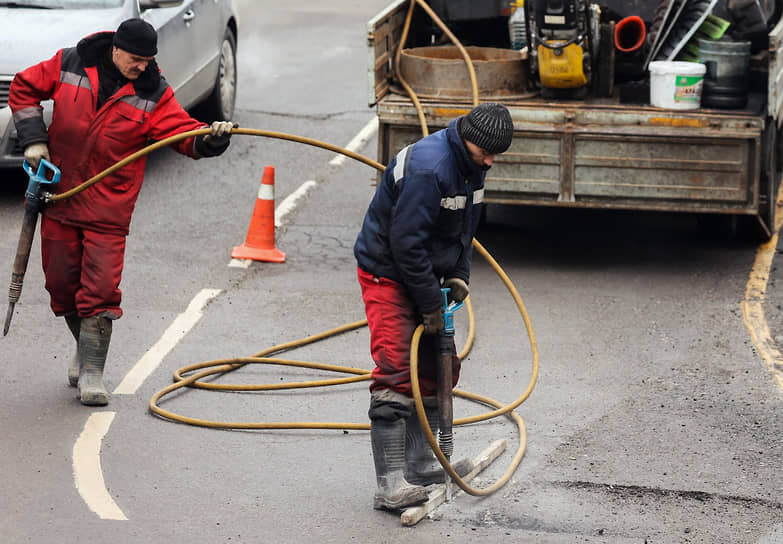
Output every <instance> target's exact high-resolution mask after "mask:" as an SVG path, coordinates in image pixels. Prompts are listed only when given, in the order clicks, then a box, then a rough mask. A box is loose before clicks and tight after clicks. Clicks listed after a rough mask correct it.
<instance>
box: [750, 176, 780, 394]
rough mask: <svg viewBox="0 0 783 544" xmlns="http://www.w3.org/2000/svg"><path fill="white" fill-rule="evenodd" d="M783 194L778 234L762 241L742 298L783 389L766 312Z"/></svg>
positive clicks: (754, 334)
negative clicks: (765, 305) (765, 303)
mask: <svg viewBox="0 0 783 544" xmlns="http://www.w3.org/2000/svg"><path fill="white" fill-rule="evenodd" d="M781 199H783V193H781V191H778V198H777V201H776V202H775V225H774V227H773V228H774V232H775V234H774V235H773V236H772V238H770V239H769V240H768V241H767V242H765V243H763V244H761V245H760V246H759V248H758V250H757V251H756V260H755V262H754V263H753V268H751V270H750V277H749V278H748V284H747V287H746V288H745V300H743V301H742V303H741V304H740V306H741V307H742V317H743V320H744V321H745V327H746V328H747V329H748V332H749V333H750V338H751V340H752V341H753V344H754V345H755V346H756V349H757V350H758V352H759V355H761V358H762V359H764V363H765V364H766V365H767V369H769V372H770V373H771V374H772V376H773V378H774V379H775V381H776V382H777V384H778V387H780V388H781V389H783V353H782V352H781V351H780V348H779V347H778V345H777V343H776V342H775V340H774V338H773V337H772V334H771V332H770V330H769V324H768V323H767V318H766V315H765V314H764V300H765V299H766V294H767V283H768V282H769V271H770V269H771V268H772V260H773V258H774V257H775V251H776V249H777V246H778V232H779V231H780V226H781V223H783V210H782V209H781V208H782V207H783V202H782V200H781Z"/></svg>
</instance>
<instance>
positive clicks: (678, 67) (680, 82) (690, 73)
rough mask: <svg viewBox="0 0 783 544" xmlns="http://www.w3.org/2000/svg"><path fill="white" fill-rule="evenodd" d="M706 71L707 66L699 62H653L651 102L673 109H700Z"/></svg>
mask: <svg viewBox="0 0 783 544" xmlns="http://www.w3.org/2000/svg"><path fill="white" fill-rule="evenodd" d="M706 71H707V67H706V66H705V65H704V64H701V63H698V62H681V61H665V60H656V61H653V62H651V63H650V104H652V105H653V106H656V107H658V108H667V109H672V110H695V109H698V108H699V107H700V106H701V89H702V85H703V84H704V74H705V72H706Z"/></svg>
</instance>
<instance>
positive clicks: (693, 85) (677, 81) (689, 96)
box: [674, 76, 704, 102]
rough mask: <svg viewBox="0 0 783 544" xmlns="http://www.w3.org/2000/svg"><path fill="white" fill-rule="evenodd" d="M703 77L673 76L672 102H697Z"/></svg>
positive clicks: (699, 98)
mask: <svg viewBox="0 0 783 544" xmlns="http://www.w3.org/2000/svg"><path fill="white" fill-rule="evenodd" d="M703 80H704V76H674V101H675V102H699V101H700V100H701V87H702V84H703Z"/></svg>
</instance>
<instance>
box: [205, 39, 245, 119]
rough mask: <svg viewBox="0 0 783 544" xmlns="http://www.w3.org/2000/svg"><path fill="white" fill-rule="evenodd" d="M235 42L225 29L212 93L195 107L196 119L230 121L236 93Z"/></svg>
mask: <svg viewBox="0 0 783 544" xmlns="http://www.w3.org/2000/svg"><path fill="white" fill-rule="evenodd" d="M236 55H237V40H236V37H235V36H234V32H233V31H232V30H231V29H230V28H227V29H226V32H225V34H224V35H223V44H222V45H221V48H220V60H219V66H218V73H217V77H216V78H215V86H214V87H213V89H212V93H211V94H210V95H209V96H208V97H207V98H206V99H205V100H204V101H203V102H201V103H200V104H199V105H198V106H197V107H196V117H198V118H199V119H200V120H201V121H204V122H206V123H211V122H212V121H230V120H231V119H232V118H233V116H234V103H235V101H236V93H237V62H236V59H237V56H236Z"/></svg>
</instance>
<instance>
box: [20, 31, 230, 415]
mask: <svg viewBox="0 0 783 544" xmlns="http://www.w3.org/2000/svg"><path fill="white" fill-rule="evenodd" d="M157 51H158V49H157V33H156V31H155V29H154V28H153V27H152V25H150V24H149V23H147V22H146V21H144V20H142V19H129V20H127V21H124V22H123V23H122V24H120V26H119V27H118V28H117V30H116V32H98V33H96V34H92V35H90V36H87V37H86V38H84V39H82V40H81V41H79V43H78V44H77V46H76V47H69V48H65V49H61V50H60V51H58V52H57V53H56V54H55V55H54V56H53V57H52V58H50V59H49V60H45V61H43V62H40V63H38V64H36V65H34V66H31V67H30V68H27V69H25V70H24V71H22V72H19V73H18V74H16V77H14V80H13V82H12V83H11V88H10V91H9V100H8V102H9V105H10V106H11V110H12V112H13V119H14V123H15V125H16V130H17V133H18V142H19V144H20V145H22V146H24V156H25V159H26V160H27V162H28V163H29V164H30V165H31V166H32V167H33V168H34V169H37V168H38V164H39V162H40V160H41V159H46V160H49V161H51V162H52V163H53V164H54V165H55V166H57V167H58V168H59V169H60V170H61V172H62V174H61V178H60V183H59V184H58V185H57V186H56V187H57V191H58V192H64V191H67V190H69V189H72V188H73V187H75V186H77V185H78V184H80V183H81V182H83V181H85V180H87V179H90V178H92V177H93V176H95V175H97V174H98V173H100V172H102V171H103V170H105V169H106V168H108V167H110V166H112V165H114V164H115V163H116V162H118V161H119V160H121V159H123V158H125V157H127V156H128V155H131V154H133V153H135V152H136V151H139V150H140V149H142V148H144V147H145V146H146V145H147V144H148V143H149V141H150V140H163V139H165V138H168V137H170V136H174V135H176V134H180V133H182V132H186V131H190V130H195V129H200V128H204V127H205V126H206V125H205V124H204V123H201V122H200V121H197V120H196V119H194V118H192V117H191V116H190V115H189V114H188V113H187V112H186V111H185V110H184V109H183V108H182V106H180V104H179V103H178V102H177V100H176V98H175V97H174V91H173V90H172V88H171V87H170V86H169V84H168V83H167V82H166V80H165V79H164V78H163V77H161V74H160V70H159V68H158V65H157V64H156V63H155V55H156V54H157ZM49 99H52V100H54V111H53V116H52V122H51V125H50V126H49V129H48V131H47V128H46V125H45V123H44V119H43V109H42V107H41V102H42V101H44V100H49ZM233 127H234V124H233V123H232V122H231V121H216V122H214V123H213V124H212V126H211V132H210V133H209V134H207V135H200V136H197V137H191V138H187V139H185V140H182V141H180V142H178V143H176V144H172V147H174V148H175V149H176V150H177V151H179V152H180V153H182V154H185V155H188V156H190V157H192V158H194V159H198V158H200V157H213V156H217V155H220V154H221V153H223V152H224V151H225V150H226V148H227V147H228V145H229V138H230V137H231V130H232V129H233ZM145 164H146V157H143V158H141V159H139V160H136V161H134V162H132V163H130V164H128V165H126V166H124V167H123V168H120V169H119V170H117V171H116V172H114V173H112V174H110V175H109V176H106V177H105V178H103V179H102V180H101V181H100V182H99V183H97V184H95V185H93V186H91V187H89V188H88V189H86V190H85V191H82V192H80V193H78V194H76V195H75V196H73V197H71V198H68V199H65V200H60V201H58V202H56V203H55V204H54V205H52V206H49V207H47V208H45V209H44V211H43V213H42V218H41V254H42V263H43V269H44V275H45V278H46V290H47V291H48V292H49V295H50V297H51V308H52V311H53V312H54V314H55V315H57V316H64V317H65V320H66V322H67V324H68V327H69V328H70V330H71V332H72V333H73V336H74V338H75V339H76V341H77V351H76V356H75V357H74V359H73V362H72V363H71V365H70V367H69V369H68V381H69V383H70V385H72V386H77V387H78V395H79V399H80V401H81V402H82V403H83V404H86V405H105V404H107V403H108V401H109V394H108V393H107V392H106V389H105V387H104V384H103V369H104V365H105V362H106V356H107V353H108V349H109V341H110V339H111V334H112V322H113V321H114V320H115V319H119V318H120V317H121V316H122V309H121V308H120V302H121V292H120V289H119V284H120V278H121V276H122V269H123V264H124V254H125V238H126V236H127V235H128V229H129V226H130V221H131V215H132V213H133V208H134V205H135V204H136V199H137V197H138V195H139V190H140V189H141V184H142V182H143V181H144V167H145Z"/></svg>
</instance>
